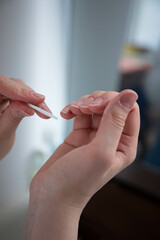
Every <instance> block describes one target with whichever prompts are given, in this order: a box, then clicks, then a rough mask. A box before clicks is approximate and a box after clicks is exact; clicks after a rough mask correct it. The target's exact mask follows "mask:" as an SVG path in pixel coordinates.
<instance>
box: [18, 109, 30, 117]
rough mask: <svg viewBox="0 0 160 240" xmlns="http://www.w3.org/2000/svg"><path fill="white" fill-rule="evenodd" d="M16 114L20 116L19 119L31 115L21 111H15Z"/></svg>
mask: <svg viewBox="0 0 160 240" xmlns="http://www.w3.org/2000/svg"><path fill="white" fill-rule="evenodd" d="M17 113H18V114H19V115H20V116H21V117H30V116H31V115H29V114H27V113H26V112H24V111H22V110H17Z"/></svg>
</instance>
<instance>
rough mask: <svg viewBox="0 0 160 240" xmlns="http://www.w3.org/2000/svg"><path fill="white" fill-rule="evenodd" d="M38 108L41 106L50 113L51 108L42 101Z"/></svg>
mask: <svg viewBox="0 0 160 240" xmlns="http://www.w3.org/2000/svg"><path fill="white" fill-rule="evenodd" d="M40 108H42V109H43V110H45V111H47V112H49V113H52V112H51V110H50V109H49V107H48V106H47V105H46V103H42V104H41V105H40Z"/></svg>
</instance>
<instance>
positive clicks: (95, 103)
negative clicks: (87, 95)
mask: <svg viewBox="0 0 160 240" xmlns="http://www.w3.org/2000/svg"><path fill="white" fill-rule="evenodd" d="M103 102H104V99H103V98H97V99H96V100H94V101H93V102H92V103H91V104H90V106H97V105H100V104H102V103H103Z"/></svg>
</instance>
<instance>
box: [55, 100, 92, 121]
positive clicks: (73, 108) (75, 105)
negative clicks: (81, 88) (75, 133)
mask: <svg viewBox="0 0 160 240" xmlns="http://www.w3.org/2000/svg"><path fill="white" fill-rule="evenodd" d="M88 96H89V95H85V96H83V97H81V98H80V99H79V100H78V101H76V102H72V103H70V104H68V105H67V106H66V107H65V108H63V109H62V111H61V112H60V114H61V116H62V117H63V118H65V119H71V118H73V117H75V116H76V115H82V113H81V111H80V108H79V106H80V105H81V103H82V102H83V101H84V100H85V99H87V98H88Z"/></svg>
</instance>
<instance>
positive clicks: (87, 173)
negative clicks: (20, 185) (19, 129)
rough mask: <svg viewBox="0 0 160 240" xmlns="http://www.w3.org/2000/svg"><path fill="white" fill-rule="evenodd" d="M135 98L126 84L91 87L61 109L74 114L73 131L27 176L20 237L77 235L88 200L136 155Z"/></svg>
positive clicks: (137, 117)
mask: <svg viewBox="0 0 160 240" xmlns="http://www.w3.org/2000/svg"><path fill="white" fill-rule="evenodd" d="M136 99H137V95H136V93H135V92H133V91H131V90H125V91H122V92H121V93H117V92H95V93H93V94H91V95H87V96H84V97H82V98H81V99H80V100H79V101H77V102H74V103H72V104H69V105H68V106H67V107H66V108H65V109H64V110H63V111H62V112H61V115H62V116H63V117H64V118H66V119H70V118H72V117H75V120H74V126H73V131H72V132H71V133H70V134H69V136H68V137H67V138H66V139H65V141H64V143H63V144H62V145H61V146H60V147H59V148H58V149H57V150H56V151H55V153H54V154H53V155H52V156H51V157H50V159H49V160H48V161H47V162H46V163H45V164H44V165H43V166H42V168H41V169H40V170H39V172H38V173H37V174H36V176H35V177H34V179H33V180H32V183H31V187H30V204H29V211H28V219H27V225H26V230H25V234H24V236H25V237H26V238H24V239H30V240H31V239H44V238H47V239H52V238H53V236H54V239H67V240H68V239H70V240H72V239H74V240H75V239H76V238H77V231H78V221H79V218H80V214H81V212H82V210H83V208H84V207H85V205H86V204H87V202H88V201H89V200H90V198H91V197H92V196H93V195H94V194H95V193H96V192H97V191H98V190H99V189H100V188H101V187H102V186H104V184H106V183H107V182H108V181H109V180H110V179H111V178H112V177H114V176H115V175H116V174H117V173H118V172H120V171H121V170H122V169H124V168H125V167H127V166H128V165H129V164H131V163H132V162H133V160H134V159H135V157H136V151H137V142H138V133H139V126H140V117H139V108H138V104H137V103H136ZM94 100H95V101H94ZM33 226H34V227H33Z"/></svg>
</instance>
